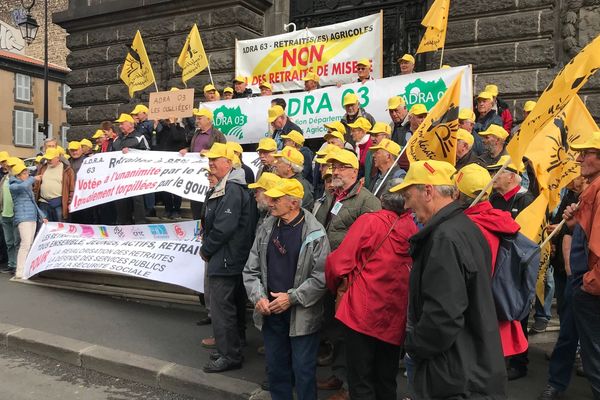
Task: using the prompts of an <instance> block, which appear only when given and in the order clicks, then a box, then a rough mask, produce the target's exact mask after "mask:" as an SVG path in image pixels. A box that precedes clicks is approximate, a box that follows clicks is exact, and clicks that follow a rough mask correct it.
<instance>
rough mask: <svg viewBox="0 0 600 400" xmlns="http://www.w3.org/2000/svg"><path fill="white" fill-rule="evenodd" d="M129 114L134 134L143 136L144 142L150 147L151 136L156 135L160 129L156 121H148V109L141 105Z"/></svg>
mask: <svg viewBox="0 0 600 400" xmlns="http://www.w3.org/2000/svg"><path fill="white" fill-rule="evenodd" d="M129 114H131V116H132V117H133V120H134V121H135V131H136V133H138V134H141V135H144V137H145V138H146V141H147V142H148V144H149V145H150V146H151V144H152V143H153V142H152V138H153V135H156V133H157V132H159V131H160V129H161V127H160V124H159V123H158V121H152V120H149V119H148V107H146V106H145V105H143V104H138V105H136V106H135V108H134V109H133V110H131V112H130V113H129Z"/></svg>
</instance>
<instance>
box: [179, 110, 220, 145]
mask: <svg viewBox="0 0 600 400" xmlns="http://www.w3.org/2000/svg"><path fill="white" fill-rule="evenodd" d="M193 114H194V117H195V118H196V131H195V132H194V135H193V136H192V139H191V141H190V146H189V147H188V148H187V149H182V150H181V151H180V153H181V154H182V155H185V154H186V153H187V152H188V151H191V152H192V153H203V152H205V151H206V150H208V149H210V148H211V147H212V145H213V144H215V143H225V142H227V140H226V139H225V135H223V133H222V132H221V131H220V130H218V129H217V128H215V126H214V122H213V113H212V111H211V110H209V109H208V108H200V109H195V110H194V111H193Z"/></svg>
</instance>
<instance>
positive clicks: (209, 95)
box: [203, 83, 219, 102]
mask: <svg viewBox="0 0 600 400" xmlns="http://www.w3.org/2000/svg"><path fill="white" fill-rule="evenodd" d="M203 92H204V101H207V102H211V101H217V100H219V92H218V91H217V88H216V87H215V85H213V84H212V83H209V84H208V85H204V90H203Z"/></svg>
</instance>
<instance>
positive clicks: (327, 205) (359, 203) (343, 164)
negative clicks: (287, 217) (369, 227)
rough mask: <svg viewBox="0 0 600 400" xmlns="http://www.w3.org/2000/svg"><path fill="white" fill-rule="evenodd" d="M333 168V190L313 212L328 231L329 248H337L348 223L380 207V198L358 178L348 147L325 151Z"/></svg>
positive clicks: (356, 167)
mask: <svg viewBox="0 0 600 400" xmlns="http://www.w3.org/2000/svg"><path fill="white" fill-rule="evenodd" d="M327 161H328V162H329V163H331V168H332V171H333V175H332V179H331V184H332V185H333V187H334V188H335V189H334V192H333V193H332V194H331V193H325V199H324V201H323V205H322V206H321V207H320V208H319V211H318V212H317V214H316V217H317V219H318V220H319V222H321V224H323V226H324V227H325V229H326V230H327V237H328V238H329V243H330V244H331V248H332V249H334V250H335V249H337V247H338V246H339V245H340V243H341V242H342V240H343V239H344V236H345V235H346V233H347V232H348V229H350V225H352V223H353V222H354V221H355V220H356V219H357V218H358V217H359V216H361V215H362V214H364V213H368V212H372V211H377V210H380V209H381V203H380V202H379V199H378V198H377V197H375V196H373V193H371V192H369V191H368V190H367V189H366V188H365V187H364V186H363V184H362V182H361V181H360V180H359V179H358V158H357V157H356V155H355V154H354V153H352V152H351V151H349V150H338V151H333V152H331V153H329V154H328V156H327Z"/></svg>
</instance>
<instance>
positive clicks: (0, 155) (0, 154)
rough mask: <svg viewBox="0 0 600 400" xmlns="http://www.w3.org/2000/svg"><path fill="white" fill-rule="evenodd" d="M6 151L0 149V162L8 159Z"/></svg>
mask: <svg viewBox="0 0 600 400" xmlns="http://www.w3.org/2000/svg"><path fill="white" fill-rule="evenodd" d="M9 157H10V156H9V155H8V151H0V162H4V161H6V160H8V159H9Z"/></svg>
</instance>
